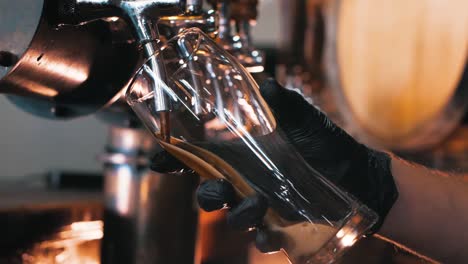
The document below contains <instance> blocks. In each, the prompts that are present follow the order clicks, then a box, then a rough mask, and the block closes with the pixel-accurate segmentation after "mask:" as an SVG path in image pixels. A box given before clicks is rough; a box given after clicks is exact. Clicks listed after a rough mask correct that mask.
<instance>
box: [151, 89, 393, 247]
mask: <svg viewBox="0 0 468 264" xmlns="http://www.w3.org/2000/svg"><path fill="white" fill-rule="evenodd" d="M260 92H261V94H262V96H263V98H264V99H265V101H266V102H267V103H268V105H269V106H270V108H271V109H272V111H273V114H274V115H275V118H276V120H277V123H278V126H279V127H280V128H281V130H282V131H283V133H284V134H285V136H286V138H287V140H289V143H290V144H291V145H293V146H294V147H295V148H296V149H297V150H298V152H299V153H300V154H301V155H302V156H303V158H304V159H305V160H306V161H307V162H308V163H309V164H310V165H311V167H312V168H314V169H316V170H317V171H319V172H320V173H322V175H324V176H325V177H327V178H328V179H329V180H331V181H332V182H333V183H335V184H336V185H338V186H340V187H342V188H343V189H344V190H346V191H347V192H349V193H351V194H352V195H354V196H355V197H356V198H357V199H359V200H360V201H361V202H362V203H364V204H365V205H367V206H368V207H369V208H371V209H372V210H374V211H375V212H376V213H377V214H378V215H379V222H378V223H377V224H376V225H375V226H374V228H373V232H375V231H377V230H378V229H379V228H380V226H381V224H382V223H383V220H384V219H385V216H386V215H387V213H388V212H389V210H390V208H391V207H392V205H393V203H394V202H395V200H396V198H397V196H398V192H397V189H396V186H395V183H394V180H393V176H392V174H391V171H390V157H389V156H388V155H387V154H385V153H381V152H378V151H375V150H372V149H369V148H367V147H366V146H364V145H362V144H360V143H358V142H356V141H355V140H354V139H353V138H352V137H351V136H349V135H348V134H347V133H346V132H344V131H343V130H342V129H341V128H339V127H337V126H336V125H335V124H334V123H332V122H331V121H330V120H329V119H328V118H327V117H326V116H325V115H324V114H323V113H322V112H320V111H319V110H317V109H316V108H315V107H314V106H312V105H310V104H309V103H308V102H306V101H305V100H304V98H303V97H302V96H301V95H299V94H297V93H296V92H293V91H289V90H286V89H284V88H282V87H281V86H280V85H279V84H278V83H277V82H276V81H274V80H268V81H266V82H265V83H263V85H261V87H260ZM183 167H184V166H183V165H182V164H181V163H179V162H178V161H177V160H175V159H174V158H172V157H171V156H170V155H169V154H168V153H166V152H161V153H158V154H157V155H156V156H155V157H154V159H153V164H152V169H153V170H155V171H158V172H170V171H174V170H179V169H182V168H183ZM197 197H198V201H199V204H200V206H201V207H202V208H203V209H204V210H206V211H213V210H218V209H221V208H223V207H224V206H226V205H227V206H228V207H230V211H229V213H228V222H229V223H230V224H231V225H232V226H234V227H236V228H240V229H246V228H248V227H254V226H255V227H257V230H258V235H257V246H258V247H259V249H260V250H262V251H270V250H272V248H270V247H268V246H266V244H265V243H264V242H265V241H267V240H268V241H270V242H271V240H272V237H274V234H271V233H268V232H269V231H268V230H263V229H262V228H261V222H262V218H263V216H264V214H265V212H266V209H267V208H268V206H270V205H269V204H268V199H266V198H264V196H262V195H260V194H257V195H255V196H254V197H248V198H245V199H244V200H242V201H240V202H236V200H235V192H234V190H233V187H232V186H231V185H230V184H229V183H228V182H226V181H223V180H209V181H205V182H204V183H202V184H201V185H200V187H199V189H198V191H197ZM267 244H271V243H267Z"/></svg>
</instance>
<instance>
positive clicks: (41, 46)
mask: <svg viewBox="0 0 468 264" xmlns="http://www.w3.org/2000/svg"><path fill="white" fill-rule="evenodd" d="M41 2H42V1H36V2H35V4H34V5H31V6H30V7H27V6H26V4H25V3H24V1H18V4H17V5H11V7H10V8H3V7H2V9H1V11H0V12H4V10H5V12H7V11H8V10H10V11H11V9H12V8H13V9H14V10H16V11H17V12H16V13H15V15H16V16H17V14H18V13H21V12H20V11H19V10H20V9H21V7H24V10H33V11H34V12H32V11H31V15H30V16H28V18H27V19H25V21H26V22H25V24H27V26H23V27H21V28H19V30H17V29H14V30H15V31H17V32H16V34H17V35H21V36H23V38H20V37H17V38H15V41H13V40H11V41H9V42H8V43H7V42H2V43H3V44H2V45H6V44H8V45H9V46H12V45H13V44H14V45H15V46H16V47H18V51H14V50H11V49H9V50H7V51H5V52H0V59H1V60H2V61H3V64H12V63H14V62H16V64H15V65H13V66H12V67H9V68H8V69H7V70H5V67H0V68H2V72H3V74H2V76H0V77H2V78H1V79H0V93H4V94H9V95H12V98H11V100H12V101H13V102H14V103H15V104H17V105H18V106H20V107H21V108H23V109H24V110H26V111H28V112H30V113H33V114H35V115H39V116H42V117H48V118H69V117H76V116H81V115H86V114H90V113H94V112H96V111H97V110H98V109H100V108H101V107H103V106H105V105H109V104H111V103H112V102H114V101H115V100H117V99H118V98H119V91H121V90H122V88H124V87H125V85H126V83H127V82H128V80H129V79H130V77H131V75H132V74H133V71H134V70H135V67H137V64H138V62H139V61H141V56H142V55H141V54H142V52H141V51H140V50H139V49H140V48H141V47H143V49H142V50H143V56H144V55H145V54H146V55H147V54H152V53H153V52H154V50H156V48H157V46H155V45H156V42H155V41H154V40H155V39H156V38H157V36H158V34H157V31H156V28H155V27H153V26H152V24H153V23H155V22H156V21H157V18H158V17H160V16H163V15H176V14H179V13H181V12H182V11H183V8H184V1H182V0H177V1H176V0H172V1H170V0H154V1H99V0H96V1H90V0H89V1H85V0H83V1H81V0H78V1H59V2H57V1H53V0H45V1H44V8H42V6H40V8H39V6H36V4H38V3H41ZM22 3H23V4H22ZM2 5H3V4H2ZM5 5H6V4H5ZM8 5H9V4H8ZM28 8H29V9H28ZM38 13H40V15H41V16H40V20H39V18H37V17H38V15H37V14H38ZM1 14H3V13H1ZM21 17H22V16H18V19H16V20H20V18H21ZM35 17H36V18H37V19H38V21H37V22H34V21H35V20H34V19H36V18H35ZM8 18H9V16H7V15H5V16H3V15H2V16H1V19H8ZM119 18H120V19H119ZM16 20H12V21H13V22H15V21H16ZM9 22H10V21H5V22H2V23H0V24H2V25H7V26H6V27H7V28H10V29H9V30H11V28H14V26H12V25H14V24H10V23H9ZM15 23H16V22H15ZM3 31H6V30H5V29H2V30H1V31H0V33H4V32H3ZM7 33H8V32H7ZM32 35H34V36H32ZM7 36H8V34H5V38H6V37H7ZM2 39H3V36H2ZM5 43H6V44H5ZM11 43H13V44H11ZM24 49H26V50H24ZM23 50H24V51H23ZM21 52H23V54H20V53H21ZM16 53H18V54H16ZM6 71H8V74H6V75H5V73H6ZM154 71H155V73H158V74H159V75H161V76H163V75H164V71H163V70H162V69H160V66H159V62H155V63H154ZM3 75H4V76H3ZM157 103H158V105H159V107H160V108H161V109H162V110H167V108H168V107H167V105H166V103H165V102H163V101H161V102H157Z"/></svg>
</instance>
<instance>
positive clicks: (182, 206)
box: [101, 127, 198, 264]
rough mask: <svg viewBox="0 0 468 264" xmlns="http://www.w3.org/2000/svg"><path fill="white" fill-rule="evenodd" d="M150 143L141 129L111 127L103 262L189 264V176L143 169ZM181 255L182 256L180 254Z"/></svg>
mask: <svg viewBox="0 0 468 264" xmlns="http://www.w3.org/2000/svg"><path fill="white" fill-rule="evenodd" d="M154 147H155V144H154V142H153V138H152V136H151V135H150V134H149V133H147V132H146V130H138V129H128V128H118V127H112V128H111V129H110V134H109V142H108V145H107V153H105V154H104V155H102V156H101V161H102V162H103V163H104V175H105V213H104V223H105V225H104V239H103V243H102V256H101V261H102V263H129V264H131V263H139V264H145V263H193V262H194V251H195V235H196V226H197V212H196V209H195V207H194V201H193V192H194V190H195V187H196V185H197V184H198V180H197V178H196V177H194V176H193V175H180V176H175V175H161V174H157V173H154V172H152V171H150V170H149V169H148V158H147V157H148V156H149V155H150V152H151V151H153V150H154V149H153V148H154ZM181 252H183V253H182V254H181Z"/></svg>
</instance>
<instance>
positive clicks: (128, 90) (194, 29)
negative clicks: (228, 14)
mask: <svg viewBox="0 0 468 264" xmlns="http://www.w3.org/2000/svg"><path fill="white" fill-rule="evenodd" d="M190 33H193V34H197V43H196V48H194V49H193V50H192V51H191V52H190V54H189V55H188V56H187V59H189V58H192V57H193V54H194V53H195V52H196V51H197V50H198V49H199V47H200V44H201V39H204V38H210V37H209V36H208V35H206V34H205V33H204V32H203V31H202V30H201V29H199V28H197V27H191V28H186V29H184V30H182V31H180V32H179V33H177V35H175V36H173V37H172V38H170V39H169V40H167V41H166V42H165V43H164V44H163V45H161V46H158V49H156V50H155V51H154V52H153V54H152V55H151V56H149V57H147V58H145V60H144V61H143V62H142V63H141V64H140V65H139V67H138V69H137V70H136V71H135V73H133V74H132V76H131V77H130V80H129V82H128V85H127V86H126V88H125V90H124V92H123V95H124V97H125V101H126V102H127V103H128V104H129V105H133V104H134V101H133V100H132V101H130V100H129V99H128V95H129V94H130V93H131V91H132V90H133V87H134V84H135V81H136V80H137V79H138V75H139V74H141V72H142V71H143V70H144V67H145V65H147V64H148V62H150V61H151V60H153V59H154V58H155V57H157V56H158V55H159V54H160V53H161V52H162V51H164V49H165V48H167V47H168V46H169V43H172V42H174V41H177V39H179V38H180V37H181V36H183V35H186V34H190ZM155 41H158V40H155ZM162 82H164V81H162ZM166 85H167V84H166ZM152 92H154V91H152ZM142 97H144V96H142Z"/></svg>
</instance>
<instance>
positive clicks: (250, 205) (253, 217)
mask: <svg viewBox="0 0 468 264" xmlns="http://www.w3.org/2000/svg"><path fill="white" fill-rule="evenodd" d="M267 209H268V201H267V200H266V199H265V198H264V197H263V196H261V195H259V194H257V195H254V196H251V197H247V198H245V199H244V200H242V201H241V202H240V203H239V204H238V205H237V206H235V207H233V208H232V209H231V210H230V211H229V212H228V215H227V221H228V224H229V225H230V226H231V227H233V228H235V229H239V230H246V229H248V228H251V227H254V226H259V225H261V224H262V222H263V217H264V216H265V214H266V211H267Z"/></svg>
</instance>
